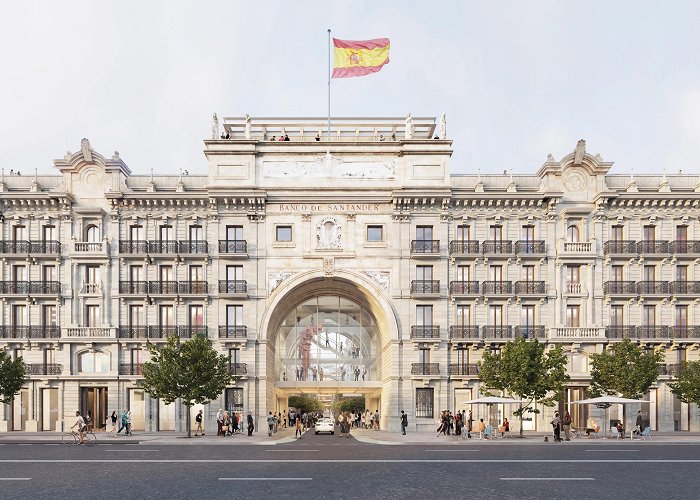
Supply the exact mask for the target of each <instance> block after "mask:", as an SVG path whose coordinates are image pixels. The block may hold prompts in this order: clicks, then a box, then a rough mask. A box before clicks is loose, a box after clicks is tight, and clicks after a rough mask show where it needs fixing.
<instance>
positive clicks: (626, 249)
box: [603, 240, 637, 255]
mask: <svg viewBox="0 0 700 500" xmlns="http://www.w3.org/2000/svg"><path fill="white" fill-rule="evenodd" d="M603 253H604V254H606V255H637V242H636V241H630V240H612V241H606V242H605V243H603Z"/></svg>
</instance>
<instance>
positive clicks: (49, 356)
mask: <svg viewBox="0 0 700 500" xmlns="http://www.w3.org/2000/svg"><path fill="white" fill-rule="evenodd" d="M55 363H56V349H54V348H52V347H47V348H46V349H44V364H45V365H53V364H55Z"/></svg>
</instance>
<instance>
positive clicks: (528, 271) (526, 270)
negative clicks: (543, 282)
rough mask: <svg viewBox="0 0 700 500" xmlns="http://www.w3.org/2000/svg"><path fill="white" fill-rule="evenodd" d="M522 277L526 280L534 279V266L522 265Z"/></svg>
mask: <svg viewBox="0 0 700 500" xmlns="http://www.w3.org/2000/svg"><path fill="white" fill-rule="evenodd" d="M523 279H524V280H525V281H527V282H530V281H535V266H523Z"/></svg>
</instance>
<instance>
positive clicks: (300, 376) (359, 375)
mask: <svg viewBox="0 0 700 500" xmlns="http://www.w3.org/2000/svg"><path fill="white" fill-rule="evenodd" d="M349 368H350V376H352V377H353V379H354V380H355V382H359V381H360V380H362V381H365V380H367V375H368V373H369V372H368V371H367V367H366V366H363V367H360V365H350V367H349ZM309 373H310V374H311V380H312V381H314V382H316V381H317V380H320V381H323V377H324V376H325V375H326V372H325V371H324V370H323V367H322V366H311V367H303V366H297V367H296V368H295V369H294V375H295V377H296V380H297V381H300V382H301V381H306V380H309ZM338 375H340V380H341V381H345V380H346V378H347V377H348V367H347V365H341V366H340V369H339V370H338ZM282 381H283V382H286V381H287V372H286V371H285V372H282Z"/></svg>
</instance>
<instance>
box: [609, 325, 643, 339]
mask: <svg viewBox="0 0 700 500" xmlns="http://www.w3.org/2000/svg"><path fill="white" fill-rule="evenodd" d="M636 336H637V327H636V326H606V327H605V337H606V338H608V339H633V338H636Z"/></svg>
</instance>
